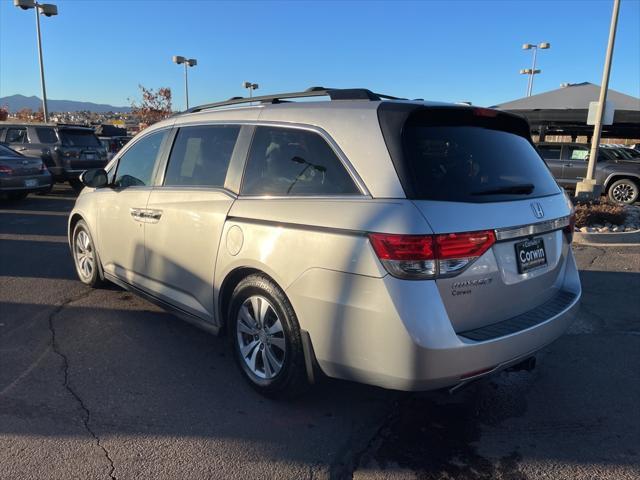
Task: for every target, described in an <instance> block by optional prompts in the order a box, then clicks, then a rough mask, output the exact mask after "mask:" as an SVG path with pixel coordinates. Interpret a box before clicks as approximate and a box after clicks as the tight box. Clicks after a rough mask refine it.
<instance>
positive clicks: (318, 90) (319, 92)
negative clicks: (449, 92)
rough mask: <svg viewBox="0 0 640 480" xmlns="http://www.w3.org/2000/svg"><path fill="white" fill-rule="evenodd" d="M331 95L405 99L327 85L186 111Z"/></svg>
mask: <svg viewBox="0 0 640 480" xmlns="http://www.w3.org/2000/svg"><path fill="white" fill-rule="evenodd" d="M325 96H326V97H329V98H331V100H370V101H380V100H383V99H386V100H404V99H400V98H397V97H392V96H390V95H383V94H379V93H373V92H372V91H371V90H367V89H366V88H325V87H311V88H308V89H306V90H305V91H303V92H291V93H278V94H274V95H261V96H259V97H231V98H230V99H229V100H225V101H223V102H215V103H207V104H204V105H198V106H197V107H192V108H190V109H189V110H186V111H185V112H184V113H195V112H200V111H202V110H208V109H210V108H219V107H227V106H230V105H241V104H243V103H253V102H260V103H281V102H286V101H287V100H288V99H292V98H307V97H325Z"/></svg>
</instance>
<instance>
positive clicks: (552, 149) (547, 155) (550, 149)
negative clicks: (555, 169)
mask: <svg viewBox="0 0 640 480" xmlns="http://www.w3.org/2000/svg"><path fill="white" fill-rule="evenodd" d="M561 149H562V147H561V146H560V145H558V146H556V145H539V146H538V150H539V151H540V154H541V155H542V158H544V159H545V160H559V159H560V150H561Z"/></svg>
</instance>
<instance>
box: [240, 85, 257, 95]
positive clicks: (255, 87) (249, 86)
mask: <svg viewBox="0 0 640 480" xmlns="http://www.w3.org/2000/svg"><path fill="white" fill-rule="evenodd" d="M242 86H243V87H244V88H246V89H247V90H249V98H253V91H254V90H257V89H258V88H259V85H258V84H257V83H251V82H244V83H243V84H242Z"/></svg>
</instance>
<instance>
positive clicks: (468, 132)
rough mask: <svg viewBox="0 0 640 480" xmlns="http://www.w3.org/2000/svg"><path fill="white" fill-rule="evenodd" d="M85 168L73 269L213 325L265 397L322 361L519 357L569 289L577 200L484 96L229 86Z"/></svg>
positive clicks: (455, 379)
mask: <svg viewBox="0 0 640 480" xmlns="http://www.w3.org/2000/svg"><path fill="white" fill-rule="evenodd" d="M310 97H318V98H315V99H312V98H310ZM300 99H303V100H306V101H296V100H300ZM309 100H316V101H309ZM82 181H83V182H84V184H85V185H86V187H85V188H84V190H83V191H82V192H81V194H80V195H79V197H78V199H77V201H76V204H75V208H74V209H73V211H72V212H71V215H70V217H69V244H70V247H71V250H72V254H73V258H74V261H75V265H76V269H77V272H78V275H79V277H80V279H81V280H82V281H83V282H84V283H86V284H88V285H91V286H98V285H99V284H101V283H102V282H104V281H105V280H106V281H110V282H113V283H116V284H118V285H120V286H122V287H123V288H125V289H128V290H131V291H134V292H136V293H139V294H140V295H142V296H144V297H146V298H148V299H150V300H152V301H154V302H156V303H158V304H160V305H162V306H164V307H165V308H167V309H169V310H171V311H173V312H174V313H176V314H177V315H178V316H180V317H182V318H183V319H185V320H187V321H189V322H192V323H194V324H196V325H198V326H200V327H202V328H204V329H205V330H207V331H209V332H212V333H216V334H217V333H226V335H227V336H228V337H229V339H230V341H231V342H232V343H233V348H234V351H235V354H236V357H237V360H238V364H239V366H240V368H241V371H242V372H243V374H244V377H245V378H246V379H247V380H248V381H249V382H250V384H251V385H252V386H253V387H255V388H256V389H257V390H258V391H260V392H261V393H263V394H265V395H270V396H282V395H288V394H292V393H295V392H299V391H300V390H302V389H304V388H305V387H306V386H307V385H309V384H310V383H313V381H314V378H315V377H316V376H317V375H318V374H320V373H323V374H325V375H328V376H330V377H336V378H342V379H349V380H355V381H358V382H364V383H368V384H372V385H378V386H381V387H385V388H391V389H398V390H429V389H437V388H443V387H452V388H456V387H457V386H460V385H464V384H466V383H468V382H470V381H473V380H476V379H478V378H481V377H484V376H486V375H489V374H491V373H493V372H496V371H499V370H502V369H505V368H508V367H513V366H519V365H524V364H526V365H530V364H531V361H530V360H531V358H532V356H533V354H534V353H535V352H536V351H537V350H539V349H540V348H542V347H544V346H545V345H547V344H549V343H550V342H552V341H553V340H555V339H556V338H557V337H558V336H560V335H561V334H562V333H563V332H564V330H565V329H566V328H567V326H568V325H569V324H570V322H571V320H572V318H573V317H574V315H575V312H576V310H577V306H578V302H579V299H580V295H581V287H580V281H579V277H578V272H577V269H576V264H575V261H574V258H573V254H572V251H571V239H572V234H573V230H574V226H573V209H572V205H571V203H570V201H569V200H568V198H567V197H566V195H565V194H564V193H563V191H562V190H561V189H560V188H559V187H558V185H557V184H556V182H555V181H554V179H553V177H552V175H551V173H550V172H549V170H548V168H547V167H546V166H545V163H544V162H543V160H542V159H541V158H540V156H539V155H538V153H537V152H536V149H535V148H534V146H533V144H532V142H531V138H530V135H529V127H528V124H527V122H526V121H525V120H523V119H522V118H520V117H518V116H514V115H511V114H508V113H504V112H500V111H497V110H490V109H485V108H477V107H472V106H467V105H450V104H441V103H429V102H423V101H408V100H401V99H395V98H393V97H388V96H384V95H379V94H375V93H372V92H371V91H369V90H365V89H322V88H312V89H309V90H307V91H305V92H299V93H290V94H282V95H272V96H263V97H254V98H253V99H247V98H234V99H231V100H229V101H226V102H220V103H214V104H209V105H203V106H200V107H195V108H192V109H191V110H189V111H187V112H184V113H182V114H179V115H176V116H173V117H170V118H168V119H166V120H164V121H162V122H159V123H157V124H155V125H153V126H152V127H150V128H148V129H146V130H144V131H143V132H142V133H140V134H139V135H138V136H137V137H136V138H134V139H133V140H132V141H131V142H129V143H128V144H127V145H126V147H125V148H124V149H123V150H122V151H120V152H119V153H118V154H117V155H116V157H114V159H113V160H112V161H111V162H110V164H109V165H108V166H107V168H106V169H105V170H89V171H87V172H85V173H84V174H83V175H82Z"/></svg>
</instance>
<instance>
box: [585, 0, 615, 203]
mask: <svg viewBox="0 0 640 480" xmlns="http://www.w3.org/2000/svg"><path fill="white" fill-rule="evenodd" d="M619 10H620V0H613V12H611V25H610V26H609V42H608V43H607V54H606V56H605V59H604V70H603V72H602V85H600V98H599V99H598V110H597V112H596V122H595V125H594V127H593V137H591V151H590V152H589V164H588V166H587V176H586V177H585V178H583V179H582V181H580V182H578V183H577V185H576V198H579V199H585V200H591V199H593V198H594V197H597V196H599V195H600V190H601V188H602V187H601V185H597V184H596V181H595V179H594V178H593V173H594V171H595V169H596V162H597V161H598V149H599V147H600V135H601V133H602V119H603V117H604V108H605V104H606V103H607V90H608V89H609V74H610V73H611V60H612V59H613V47H614V45H615V43H616V27H617V26H618V12H619Z"/></svg>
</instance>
